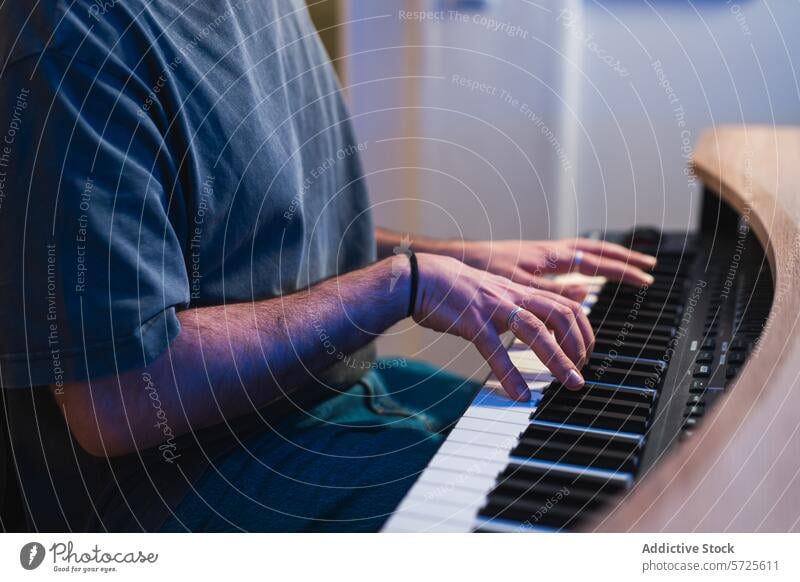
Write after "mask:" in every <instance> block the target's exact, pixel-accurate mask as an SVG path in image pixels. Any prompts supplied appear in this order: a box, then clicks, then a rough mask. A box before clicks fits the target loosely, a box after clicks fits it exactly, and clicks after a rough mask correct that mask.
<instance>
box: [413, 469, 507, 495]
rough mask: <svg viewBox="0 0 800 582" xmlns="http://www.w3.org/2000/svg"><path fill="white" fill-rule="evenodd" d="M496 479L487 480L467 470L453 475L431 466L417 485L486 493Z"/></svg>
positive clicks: (450, 472)
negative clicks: (423, 484)
mask: <svg viewBox="0 0 800 582" xmlns="http://www.w3.org/2000/svg"><path fill="white" fill-rule="evenodd" d="M494 477H496V475H493V476H492V477H491V478H489V479H487V478H486V477H485V476H483V475H475V474H472V473H469V472H468V471H466V470H463V471H461V472H459V473H458V474H457V475H453V472H452V471H448V470H445V469H438V468H436V467H431V466H430V465H429V466H428V468H427V469H425V471H424V472H423V473H422V475H421V476H420V478H419V479H418V480H417V483H425V484H428V485H435V486H437V487H442V488H451V489H471V490H475V491H483V492H486V491H488V490H489V488H490V487H491V486H492V485H493V484H494Z"/></svg>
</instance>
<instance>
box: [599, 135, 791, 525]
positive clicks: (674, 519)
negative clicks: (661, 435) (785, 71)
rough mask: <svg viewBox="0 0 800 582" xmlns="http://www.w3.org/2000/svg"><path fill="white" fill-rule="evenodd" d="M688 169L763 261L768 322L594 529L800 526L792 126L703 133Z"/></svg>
mask: <svg viewBox="0 0 800 582" xmlns="http://www.w3.org/2000/svg"><path fill="white" fill-rule="evenodd" d="M692 165H693V168H694V171H695V173H696V175H697V176H698V177H699V178H700V179H701V180H702V182H703V183H704V184H705V185H706V186H707V187H708V188H709V189H711V190H712V191H714V192H716V193H718V194H719V195H720V196H721V197H722V198H723V199H724V200H726V201H727V202H728V203H729V204H731V205H732V206H733V207H734V208H736V210H737V211H738V212H739V213H740V214H742V215H747V216H748V217H749V219H750V222H751V226H752V228H753V230H754V232H755V233H756V235H757V236H758V238H759V239H760V240H761V243H762V245H763V246H764V248H765V250H766V252H767V257H768V259H769V262H770V265H771V268H772V274H773V278H774V284H775V295H774V303H773V307H772V311H771V314H770V319H769V322H768V325H767V327H766V329H765V331H764V332H763V334H762V336H761V340H760V342H759V345H758V347H757V348H756V351H755V352H754V353H753V354H751V356H750V358H749V360H748V362H747V364H746V366H745V367H744V368H743V370H742V373H741V375H740V376H739V378H738V379H737V381H736V383H735V384H734V385H733V386H732V387H731V389H730V391H729V392H728V394H727V395H726V396H725V398H724V399H722V400H720V401H719V402H718V403H717V405H716V406H715V407H714V408H713V409H712V410H711V411H710V413H709V414H708V415H707V416H706V418H705V419H704V422H703V423H702V425H701V427H700V429H699V430H697V431H695V433H694V435H693V437H692V438H691V439H689V440H688V441H686V442H685V443H682V444H680V445H677V446H676V447H675V448H674V449H673V450H672V451H671V452H670V454H669V455H668V456H667V457H666V458H665V459H664V460H663V461H662V462H660V463H658V464H656V466H655V467H654V468H653V470H651V471H650V472H649V474H647V475H642V476H640V477H641V481H640V482H639V484H638V485H637V487H636V488H635V489H634V490H633V491H632V492H631V493H630V494H629V495H628V496H627V497H626V499H624V500H623V501H622V502H621V503H620V504H619V506H618V507H617V508H616V509H615V510H614V511H612V512H611V513H609V514H608V515H606V516H605V517H604V518H602V519H600V520H598V521H597V522H595V523H594V524H592V525H591V526H590V527H589V528H587V529H589V530H591V531H639V532H659V531H671V532H687V531H688V532H691V531H714V532H717V531H721V532H727V531H736V532H759V531H768V532H784V531H800V127H767V126H736V127H733V126H730V127H720V128H717V129H713V130H707V131H706V132H705V133H703V135H702V137H701V138H700V141H699V143H698V145H697V148H696V151H695V154H694V160H693V164H692Z"/></svg>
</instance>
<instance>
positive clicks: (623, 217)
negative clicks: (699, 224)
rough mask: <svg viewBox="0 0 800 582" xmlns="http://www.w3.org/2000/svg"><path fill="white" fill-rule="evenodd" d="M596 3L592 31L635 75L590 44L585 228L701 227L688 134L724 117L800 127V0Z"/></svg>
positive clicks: (584, 95)
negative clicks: (688, 170) (619, 69)
mask: <svg viewBox="0 0 800 582" xmlns="http://www.w3.org/2000/svg"><path fill="white" fill-rule="evenodd" d="M584 4H585V6H584V15H583V18H584V26H585V34H586V35H587V36H588V35H592V40H593V41H594V42H595V43H596V47H599V48H600V49H602V50H604V51H606V53H607V54H612V55H615V56H616V57H618V58H619V59H620V60H621V62H622V63H623V64H624V67H625V68H626V69H627V70H628V72H629V75H628V76H627V77H622V76H620V75H619V74H617V73H616V72H615V71H613V70H611V69H610V68H609V67H608V66H607V65H606V64H605V63H603V62H602V60H601V59H600V58H597V55H596V53H594V52H592V51H591V50H589V49H588V48H585V47H584V59H583V67H582V70H580V71H577V70H575V71H574V73H577V74H578V76H579V77H580V78H581V85H582V91H581V94H580V102H579V103H580V107H579V111H580V112H579V115H578V116H576V118H575V119H574V122H575V123H576V126H577V127H578V128H579V130H578V132H577V134H576V135H577V136H578V137H577V144H576V145H577V146H578V147H577V150H578V153H577V154H576V155H577V156H578V157H579V160H580V162H579V166H580V172H579V174H578V176H577V178H576V187H577V190H578V191H579V192H580V195H579V200H580V204H579V205H578V207H577V208H576V209H573V210H572V212H573V215H574V217H575V223H576V228H577V229H579V230H583V229H586V228H595V227H601V228H602V227H604V226H608V227H609V228H612V229H617V228H626V227H628V226H630V225H631V224H633V223H650V224H655V225H664V226H666V227H668V228H679V229H686V228H688V227H691V226H693V225H694V224H695V222H694V221H695V220H696V219H697V209H698V208H697V206H696V202H697V199H696V198H697V197H696V196H693V192H694V190H695V189H694V187H693V184H692V183H691V182H690V180H689V179H687V177H686V176H685V175H684V173H683V170H684V168H685V167H686V161H687V160H686V155H687V154H688V153H690V152H688V151H686V150H685V149H684V143H685V142H687V141H688V143H690V144H693V143H694V142H695V141H696V139H697V137H698V135H699V133H700V131H701V130H702V129H703V128H706V127H711V126H714V125H719V124H723V123H743V122H746V123H768V124H772V123H778V124H797V123H800V91H798V76H800V75H798V71H797V70H796V67H797V65H798V64H800V62H798V61H799V60H800V35H798V33H797V28H798V25H800V3H798V2H788V1H785V0H780V1H772V2H763V1H761V0H753V1H750V2H747V1H742V0H740V1H739V2H731V1H726V0H719V1H705V2H694V4H691V3H688V2H681V1H661V2H658V1H654V0H650V1H649V2H648V1H642V2H630V1H623V0H616V1H609V0H606V1H604V2H595V1H587V2H585V3H584ZM657 61H660V62H661V65H662V66H661V67H660V69H661V77H660V78H659V74H658V71H657V67H654V66H653V64H654V63H655V62H657ZM667 84H668V85H669V87H671V88H672V90H673V96H672V103H671V102H670V97H669V96H668V94H667V89H666V88H665V86H666V85H667ZM680 108H682V111H683V117H681V115H680ZM676 110H677V111H676ZM681 123H683V124H684V125H681Z"/></svg>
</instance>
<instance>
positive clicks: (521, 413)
mask: <svg viewBox="0 0 800 582" xmlns="http://www.w3.org/2000/svg"><path fill="white" fill-rule="evenodd" d="M535 408H536V407H530V408H528V407H525V408H512V407H509V408H497V407H492V406H470V407H469V408H467V410H466V412H464V416H467V417H469V418H482V419H484V420H494V421H497V422H515V423H527V419H528V418H530V415H531V412H532V411H533V410H535Z"/></svg>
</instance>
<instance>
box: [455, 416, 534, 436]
mask: <svg viewBox="0 0 800 582" xmlns="http://www.w3.org/2000/svg"><path fill="white" fill-rule="evenodd" d="M456 428H464V429H468V430H475V431H478V432H481V431H486V432H489V433H492V434H503V435H513V434H519V433H520V432H521V430H522V429H521V428H520V427H519V426H518V425H514V424H511V423H507V422H494V421H491V420H484V419H482V418H471V417H468V416H462V417H461V420H459V421H458V422H457V423H456Z"/></svg>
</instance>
